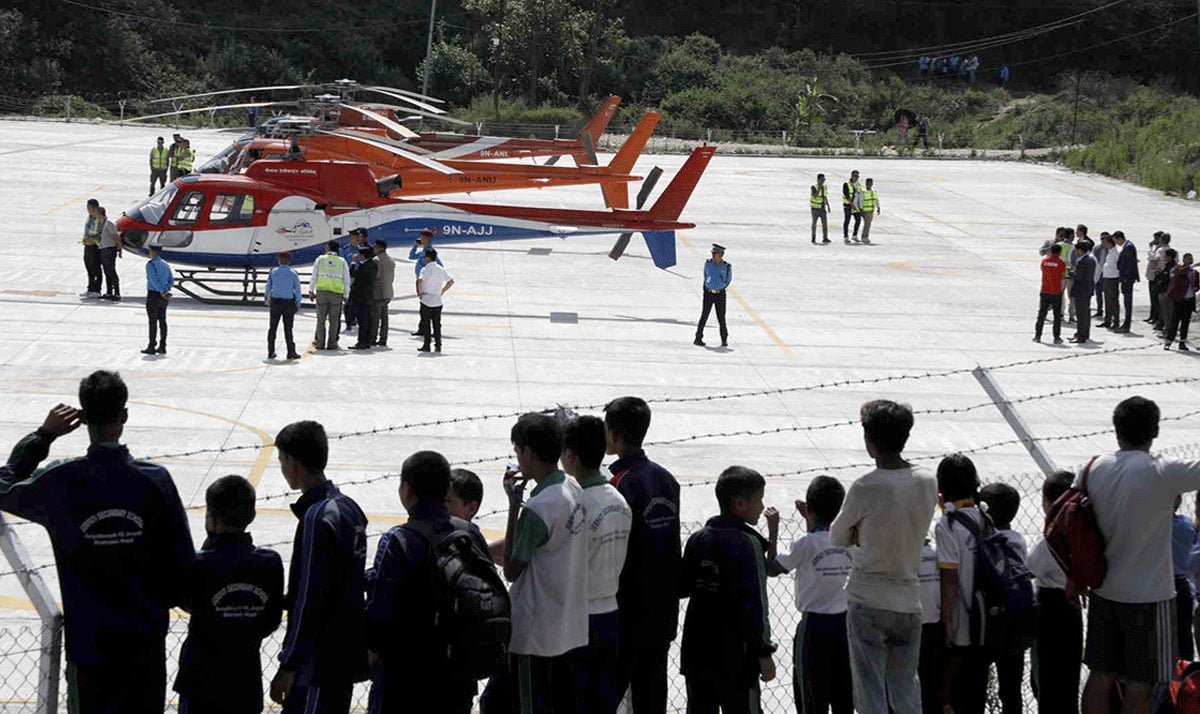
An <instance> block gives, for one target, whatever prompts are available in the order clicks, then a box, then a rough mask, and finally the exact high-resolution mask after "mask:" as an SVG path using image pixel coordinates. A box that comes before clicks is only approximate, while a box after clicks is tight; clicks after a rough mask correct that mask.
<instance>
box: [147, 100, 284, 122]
mask: <svg viewBox="0 0 1200 714" xmlns="http://www.w3.org/2000/svg"><path fill="white" fill-rule="evenodd" d="M293 104H295V102H243V103H241V104H216V105H212V106H207V107H197V108H195V109H180V110H179V111H171V112H162V113H161V114H147V115H145V116H140V117H133V118H131V119H126V120H125V121H127V122H130V121H146V120H147V119H160V118H162V117H173V116H175V115H176V114H199V113H200V112H215V111H217V110H220V109H249V108H251V107H277V106H291V105H293Z"/></svg>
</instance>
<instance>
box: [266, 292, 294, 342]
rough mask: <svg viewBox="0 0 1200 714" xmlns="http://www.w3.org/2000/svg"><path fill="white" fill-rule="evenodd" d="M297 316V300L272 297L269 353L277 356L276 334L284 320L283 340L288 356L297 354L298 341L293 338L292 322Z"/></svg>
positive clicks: (268, 332) (268, 335)
mask: <svg viewBox="0 0 1200 714" xmlns="http://www.w3.org/2000/svg"><path fill="white" fill-rule="evenodd" d="M295 318H296V301H295V300H292V299H291V298H271V326H270V327H269V328H267V355H268V356H270V357H274V356H275V334H276V332H277V330H278V329H279V321H280V320H283V341H284V343H285V344H286V345H287V353H288V356H289V357H290V356H292V355H294V354H296V341H295V340H294V339H292V324H293V322H294V321H295Z"/></svg>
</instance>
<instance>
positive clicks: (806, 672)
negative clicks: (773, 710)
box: [792, 612, 854, 714]
mask: <svg viewBox="0 0 1200 714" xmlns="http://www.w3.org/2000/svg"><path fill="white" fill-rule="evenodd" d="M792 659H793V663H792V695H793V696H794V697H795V700H796V709H797V710H798V711H801V712H804V714H829V711H830V709H831V708H832V710H833V714H854V701H853V699H854V697H853V687H852V685H851V680H850V643H849V640H848V639H847V636H846V613H844V612H843V613H841V614H839V615H821V614H817V613H811V612H806V613H804V615H803V619H802V620H801V621H800V624H799V625H797V626H796V636H795V637H794V638H793V640H792Z"/></svg>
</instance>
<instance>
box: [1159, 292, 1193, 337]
mask: <svg viewBox="0 0 1200 714" xmlns="http://www.w3.org/2000/svg"><path fill="white" fill-rule="evenodd" d="M1194 312H1196V298H1188V299H1187V300H1175V301H1172V302H1171V314H1170V315H1168V316H1167V329H1166V333H1165V334H1164V335H1163V336H1164V337H1166V338H1167V344H1168V345H1169V344H1171V343H1172V342H1174V341H1175V336H1176V335H1177V334H1178V335H1179V341H1180V342H1187V337H1188V325H1191V324H1192V313H1194Z"/></svg>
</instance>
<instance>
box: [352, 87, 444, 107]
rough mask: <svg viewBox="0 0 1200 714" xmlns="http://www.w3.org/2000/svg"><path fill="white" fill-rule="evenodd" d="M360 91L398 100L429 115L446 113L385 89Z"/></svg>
mask: <svg viewBox="0 0 1200 714" xmlns="http://www.w3.org/2000/svg"><path fill="white" fill-rule="evenodd" d="M362 89H364V90H366V91H368V92H375V93H376V94H382V95H384V96H388V97H391V98H392V99H398V100H400V101H402V102H404V103H405V104H410V105H412V106H414V107H416V108H417V109H421V110H423V111H427V112H429V113H430V114H445V113H446V110H445V109H442V108H441V107H435V106H433V105H432V104H426V103H425V102H422V101H421V100H419V99H413V98H412V97H406V96H404V95H403V94H397V93H395V92H392V91H388V90H387V89H383V88H382V87H363V88H362Z"/></svg>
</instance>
